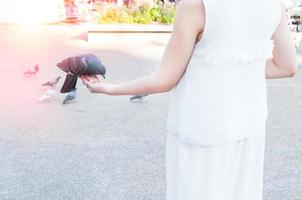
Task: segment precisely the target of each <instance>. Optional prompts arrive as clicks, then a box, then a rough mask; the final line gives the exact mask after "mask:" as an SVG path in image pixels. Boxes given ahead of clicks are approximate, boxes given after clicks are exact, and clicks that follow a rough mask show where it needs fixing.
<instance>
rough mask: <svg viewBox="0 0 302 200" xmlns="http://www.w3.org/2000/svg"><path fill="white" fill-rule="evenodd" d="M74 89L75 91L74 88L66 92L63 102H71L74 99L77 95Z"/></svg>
mask: <svg viewBox="0 0 302 200" xmlns="http://www.w3.org/2000/svg"><path fill="white" fill-rule="evenodd" d="M76 91H77V89H74V90H72V91H70V92H68V93H67V95H66V96H65V99H64V101H63V104H68V103H71V102H72V101H74V99H75V98H76V97H77V92H76Z"/></svg>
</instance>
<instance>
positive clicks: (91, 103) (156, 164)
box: [0, 27, 302, 200]
mask: <svg viewBox="0 0 302 200" xmlns="http://www.w3.org/2000/svg"><path fill="white" fill-rule="evenodd" d="M5 30H6V31H2V30H1V31H2V32H1V33H0V36H1V37H0V38H1V39H0V40H1V41H0V45H1V49H0V53H1V55H5V56H4V57H3V58H1V60H2V65H1V71H2V73H3V74H4V75H2V76H1V80H0V92H1V98H0V119H1V120H0V199H1V200H28V199H30V200H96V199H102V200H165V179H164V176H165V168H164V161H165V133H166V126H165V122H166V115H167V105H168V104H167V103H168V97H169V94H168V93H165V94H156V95H152V96H150V97H148V98H146V99H145V101H143V102H141V103H130V102H129V97H128V96H120V97H110V96H104V95H92V94H90V93H88V92H87V91H86V89H85V87H84V86H82V85H81V83H80V82H79V84H78V99H77V101H76V102H75V103H73V104H69V105H66V106H63V105H61V102H62V100H63V98H64V96H63V95H61V94H58V95H57V96H56V97H55V98H54V99H53V100H52V101H51V102H50V103H45V104H39V103H37V101H36V99H37V97H39V96H40V95H41V94H42V93H43V92H44V91H45V89H43V88H41V87H40V84H41V83H42V82H43V81H45V80H48V79H50V78H53V77H55V76H57V75H62V76H63V75H64V74H63V73H62V72H60V71H59V70H57V69H56V67H55V64H56V62H57V61H58V60H60V59H61V58H64V57H66V56H69V55H74V54H79V53H86V52H91V53H95V54H97V55H98V56H100V57H101V58H102V59H103V62H104V64H105V65H106V66H107V67H108V74H107V77H108V80H109V81H111V82H121V81H125V80H129V79H132V78H136V77H139V76H142V75H146V74H148V73H150V72H151V71H152V70H153V69H154V68H156V67H158V65H159V62H160V59H161V56H162V53H163V51H164V46H163V45H162V44H163V41H164V40H165V39H162V38H158V40H156V38H155V39H154V38H153V39H152V40H147V42H142V41H140V42H137V43H135V42H134V41H131V42H122V40H119V42H118V43H115V42H113V41H112V40H111V41H107V42H106V41H104V40H101V41H98V40H93V41H90V42H88V43H87V42H85V41H78V40H67V38H68V37H69V36H70V35H62V34H61V35H60V34H58V32H57V30H54V29H51V30H47V31H46V30H40V29H31V30H30V31H29V30H26V29H18V30H16V29H15V28H14V27H11V28H9V29H5ZM74 30H75V31H74V32H73V31H71V32H70V34H71V33H72V34H76V33H77V31H79V30H78V29H74ZM21 33H22V34H21ZM67 36H68V37H67ZM4 39H5V40H4ZM3 47H5V48H3ZM36 63H40V66H41V71H40V72H39V74H38V76H36V77H32V78H25V77H23V76H22V73H23V71H24V70H25V69H26V68H27V67H28V66H33V65H34V64H36ZM61 84H62V82H61ZM268 92H269V109H270V111H269V112H270V117H269V120H268V124H267V146H266V159H265V185H264V200H284V199H286V200H301V196H302V175H301V174H302V169H301V165H302V145H301V144H302V134H301V130H302V123H301V120H302V115H301V113H302V112H301V111H302V101H301V99H302V72H299V74H298V75H297V76H296V77H295V78H291V79H283V80H269V81H268Z"/></svg>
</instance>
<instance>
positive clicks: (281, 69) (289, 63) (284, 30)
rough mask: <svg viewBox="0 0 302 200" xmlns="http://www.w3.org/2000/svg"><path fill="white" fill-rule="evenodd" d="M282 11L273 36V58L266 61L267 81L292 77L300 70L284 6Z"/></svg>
mask: <svg viewBox="0 0 302 200" xmlns="http://www.w3.org/2000/svg"><path fill="white" fill-rule="evenodd" d="M282 10H283V12H282V17H281V22H280V24H279V26H278V27H277V30H276V32H275V33H274V34H273V36H272V39H273V40H274V44H275V47H274V49H273V57H272V58H268V59H267V61H266V78H267V79H274V78H285V77H292V76H294V75H295V74H296V72H297V70H298V61H297V55H296V50H295V47H294V43H293V40H292V37H291V33H290V30H289V27H288V24H287V16H286V13H285V8H284V6H282Z"/></svg>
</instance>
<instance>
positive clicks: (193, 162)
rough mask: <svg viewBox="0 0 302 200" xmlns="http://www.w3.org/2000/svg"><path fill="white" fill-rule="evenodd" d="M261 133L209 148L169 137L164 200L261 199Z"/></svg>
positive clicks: (262, 155)
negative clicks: (165, 196)
mask: <svg viewBox="0 0 302 200" xmlns="http://www.w3.org/2000/svg"><path fill="white" fill-rule="evenodd" d="M261 133H262V134H259V136H258V137H253V138H248V139H244V140H240V141H237V142H235V143H229V144H226V145H217V146H211V147H199V146H195V145H190V144H186V143H183V142H180V141H179V140H178V137H177V136H174V135H168V137H167V150H166V178H167V193H166V195H167V198H166V200H262V190H263V161H264V151H265V134H264V129H262V131H261Z"/></svg>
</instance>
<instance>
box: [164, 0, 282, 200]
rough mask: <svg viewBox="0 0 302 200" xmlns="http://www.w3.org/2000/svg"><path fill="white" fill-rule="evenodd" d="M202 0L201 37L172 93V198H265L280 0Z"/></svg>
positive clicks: (169, 180) (169, 142)
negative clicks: (270, 82) (271, 61)
mask: <svg viewBox="0 0 302 200" xmlns="http://www.w3.org/2000/svg"><path fill="white" fill-rule="evenodd" d="M184 1H185V0H184ZM201 1H202V0H201ZM203 3H204V5H205V9H206V25H205V30H204V33H203V36H202V39H201V40H200V41H199V42H198V43H197V44H196V46H195V48H194V50H193V53H192V56H191V58H190V61H189V63H188V65H187V69H186V71H185V73H184V75H183V76H182V78H181V80H180V81H179V82H178V84H177V85H176V87H175V88H173V90H172V92H171V96H170V104H169V111H168V120H167V128H168V134H167V149H166V178H167V200H261V199H262V176H263V158H264V145H265V125H266V119H267V117H268V109H267V96H266V95H267V94H266V79H265V62H266V58H268V57H269V56H271V55H272V50H273V41H272V40H271V36H272V34H273V33H274V32H275V30H276V28H277V26H278V24H279V23H280V19H281V13H282V9H281V0H265V1H263V0H203Z"/></svg>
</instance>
